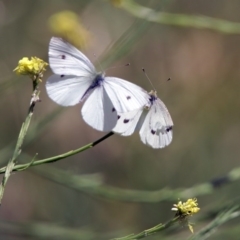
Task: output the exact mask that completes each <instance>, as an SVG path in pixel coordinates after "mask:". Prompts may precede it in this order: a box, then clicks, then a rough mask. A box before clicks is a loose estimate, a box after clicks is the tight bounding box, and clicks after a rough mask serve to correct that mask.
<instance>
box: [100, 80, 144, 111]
mask: <svg viewBox="0 0 240 240" xmlns="http://www.w3.org/2000/svg"><path fill="white" fill-rule="evenodd" d="M103 87H104V89H105V90H106V92H107V94H108V96H109V98H110V99H111V101H112V103H113V105H114V107H115V109H116V111H117V112H118V113H125V112H131V111H134V110H137V109H141V108H142V107H144V106H145V105H146V104H147V102H148V100H149V95H148V93H147V92H146V91H145V90H143V89H142V88H141V87H139V86H137V85H135V84H133V83H130V82H128V81H125V80H123V79H120V78H115V77H105V80H104V82H103Z"/></svg>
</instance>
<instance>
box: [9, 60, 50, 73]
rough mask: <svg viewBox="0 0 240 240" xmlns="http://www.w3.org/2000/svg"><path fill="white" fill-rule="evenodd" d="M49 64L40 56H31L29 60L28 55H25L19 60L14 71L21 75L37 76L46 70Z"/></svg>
mask: <svg viewBox="0 0 240 240" xmlns="http://www.w3.org/2000/svg"><path fill="white" fill-rule="evenodd" d="M47 65H48V64H47V63H46V62H44V61H43V60H42V59H40V58H37V57H31V60H29V59H28V58H27V57H24V58H22V59H21V60H20V61H19V62H18V66H17V67H16V68H15V69H14V70H13V71H15V72H16V73H17V74H19V75H30V76H36V75H40V74H42V73H43V72H44V71H46V66H47Z"/></svg>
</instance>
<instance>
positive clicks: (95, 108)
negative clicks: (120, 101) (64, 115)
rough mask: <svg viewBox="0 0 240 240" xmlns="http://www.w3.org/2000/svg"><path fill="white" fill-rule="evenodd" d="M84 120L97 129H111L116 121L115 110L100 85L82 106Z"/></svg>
mask: <svg viewBox="0 0 240 240" xmlns="http://www.w3.org/2000/svg"><path fill="white" fill-rule="evenodd" d="M82 116H83V119H84V121H85V122H86V123H87V124H89V125H90V126H91V127H93V128H95V129H97V130H99V131H104V132H106V131H111V130H112V129H113V128H114V126H115V125H116V123H117V119H118V115H117V112H116V110H115V108H114V106H113V104H112V102H111V100H110V99H109V96H108V94H107V93H106V92H105V89H104V88H102V87H96V88H95V89H94V91H92V93H91V94H90V95H89V96H88V98H87V100H86V102H85V103H84V105H83V107H82Z"/></svg>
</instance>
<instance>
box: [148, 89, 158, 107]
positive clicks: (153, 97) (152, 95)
mask: <svg viewBox="0 0 240 240" xmlns="http://www.w3.org/2000/svg"><path fill="white" fill-rule="evenodd" d="M155 100H157V92H156V91H153V90H152V91H150V93H149V101H150V103H151V105H152V104H153V102H154V101H155Z"/></svg>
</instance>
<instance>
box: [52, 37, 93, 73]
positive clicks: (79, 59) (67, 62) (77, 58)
mask: <svg viewBox="0 0 240 240" xmlns="http://www.w3.org/2000/svg"><path fill="white" fill-rule="evenodd" d="M48 55H49V63H50V67H51V69H52V71H53V72H54V73H55V74H58V75H62V74H64V75H76V76H81V77H84V76H89V75H96V70H95V67H94V66H93V64H92V63H91V62H90V60H89V59H88V58H87V57H86V56H85V55H84V54H83V53H81V52H80V51H79V50H78V49H77V48H75V47H74V46H72V45H71V44H70V43H68V42H66V41H64V40H63V39H62V38H57V37H52V38H51V40H50V44H49V52H48Z"/></svg>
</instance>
